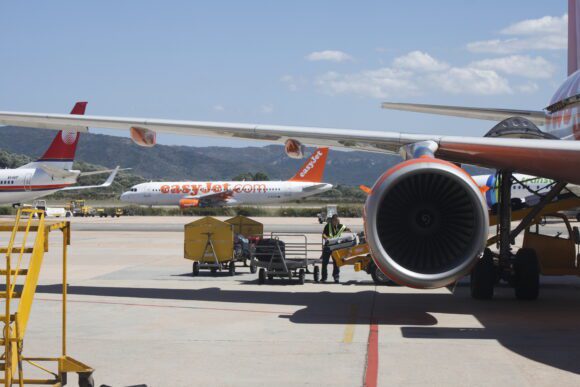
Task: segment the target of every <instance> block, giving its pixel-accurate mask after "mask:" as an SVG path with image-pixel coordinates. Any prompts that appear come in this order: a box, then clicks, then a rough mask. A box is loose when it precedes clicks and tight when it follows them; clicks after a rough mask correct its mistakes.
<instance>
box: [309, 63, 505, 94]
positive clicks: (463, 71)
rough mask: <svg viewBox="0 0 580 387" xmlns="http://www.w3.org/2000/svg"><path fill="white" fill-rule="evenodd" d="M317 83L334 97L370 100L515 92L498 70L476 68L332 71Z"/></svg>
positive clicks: (322, 76) (319, 78)
mask: <svg viewBox="0 0 580 387" xmlns="http://www.w3.org/2000/svg"><path fill="white" fill-rule="evenodd" d="M421 69H422V70H423V69H424V68H422V67H421ZM315 83H316V86H317V87H318V88H319V89H320V90H321V91H322V92H325V93H328V94H330V95H338V94H354V95H358V96H363V97H370V98H389V97H393V96H397V97H400V96H408V95H417V94H421V93H424V92H428V91H437V92H441V91H442V92H445V93H450V94H476V95H499V94H511V93H513V90H512V88H511V87H510V85H509V81H508V80H507V79H506V78H504V77H502V76H501V75H499V74H498V73H497V72H496V71H495V70H491V69H479V68H475V67H448V68H447V69H442V70H440V71H436V72H434V71H431V72H425V71H424V70H423V71H418V72H415V71H411V70H407V69H401V68H396V67H393V68H390V67H383V68H380V69H376V70H365V71H361V72H358V73H352V74H342V73H337V72H333V71H331V72H327V73H325V74H323V75H321V76H319V77H318V78H317V79H316V81H315Z"/></svg>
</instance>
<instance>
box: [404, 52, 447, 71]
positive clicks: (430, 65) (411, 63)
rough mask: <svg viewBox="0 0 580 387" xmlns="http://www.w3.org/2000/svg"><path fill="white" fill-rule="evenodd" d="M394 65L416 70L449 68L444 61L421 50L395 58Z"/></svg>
mask: <svg viewBox="0 0 580 387" xmlns="http://www.w3.org/2000/svg"><path fill="white" fill-rule="evenodd" d="M393 66H394V67H399V68H404V69H409V70H416V71H425V72H430V71H442V70H446V69H448V68H449V65H448V64H447V63H445V62H440V61H438V60H437V59H435V58H433V57H432V56H431V55H429V54H427V53H425V52H422V51H412V52H410V53H408V54H406V55H403V56H400V57H398V58H395V60H394V61H393Z"/></svg>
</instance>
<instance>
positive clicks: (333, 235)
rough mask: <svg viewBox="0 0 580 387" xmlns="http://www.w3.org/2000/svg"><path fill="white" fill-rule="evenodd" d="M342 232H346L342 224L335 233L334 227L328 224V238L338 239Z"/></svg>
mask: <svg viewBox="0 0 580 387" xmlns="http://www.w3.org/2000/svg"><path fill="white" fill-rule="evenodd" d="M344 230H346V226H345V225H344V224H343V225H342V227H341V228H340V229H338V230H337V231H336V232H333V231H334V227H332V224H330V223H329V224H328V236H329V237H330V239H332V238H338V237H339V236H340V235H341V234H342V232H343V231H344Z"/></svg>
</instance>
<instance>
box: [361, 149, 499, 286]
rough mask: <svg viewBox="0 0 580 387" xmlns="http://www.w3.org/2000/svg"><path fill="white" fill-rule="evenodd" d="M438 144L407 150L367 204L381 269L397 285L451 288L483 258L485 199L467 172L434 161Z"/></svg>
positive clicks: (372, 242)
mask: <svg viewBox="0 0 580 387" xmlns="http://www.w3.org/2000/svg"><path fill="white" fill-rule="evenodd" d="M436 148H437V144H435V143H433V142H428V143H420V144H415V145H413V146H412V147H411V148H410V149H405V152H406V153H407V154H406V156H407V157H413V159H411V160H407V161H404V162H402V163H400V164H398V165H397V166H395V167H393V168H391V169H390V170H388V171H387V172H385V173H384V174H383V175H382V176H381V177H380V178H379V180H377V182H376V183H375V185H374V187H373V189H372V193H371V194H370V195H369V197H368V198H367V202H366V205H365V229H366V235H367V241H368V243H369V246H370V248H371V251H372V256H373V259H374V261H375V263H376V264H377V266H378V267H379V268H380V269H381V270H382V271H383V272H384V273H385V274H386V275H388V276H389V277H390V278H392V279H393V280H395V281H396V282H398V283H400V284H402V285H407V286H411V287H417V288H437V287H442V286H446V285H448V284H450V283H452V282H454V281H456V280H458V279H460V278H461V277H462V276H464V275H465V274H467V273H468V272H469V270H470V269H471V267H472V266H473V264H474V263H475V262H476V261H477V259H478V258H479V257H480V256H481V254H482V252H483V249H484V246H485V243H486V240H487V236H488V228H489V219H488V213H487V207H486V204H485V199H484V197H483V195H482V193H481V192H480V190H479V187H478V186H477V185H476V184H475V182H474V181H473V180H472V179H471V176H469V175H468V174H467V173H466V172H465V171H464V170H462V169H461V168H459V167H457V166H456V165H454V164H451V163H449V162H446V161H442V160H439V159H436V158H434V157H433V153H434V151H435V150H436Z"/></svg>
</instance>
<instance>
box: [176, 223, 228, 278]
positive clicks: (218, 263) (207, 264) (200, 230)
mask: <svg viewBox="0 0 580 387" xmlns="http://www.w3.org/2000/svg"><path fill="white" fill-rule="evenodd" d="M233 227H234V226H233V225H231V224H229V223H225V222H222V221H220V220H218V219H215V218H212V217H210V216H206V217H205V218H201V219H199V220H196V221H194V222H191V223H189V224H186V225H185V240H184V257H185V258H186V259H189V260H192V261H193V267H192V275H193V276H194V277H195V276H197V275H199V272H200V270H203V269H206V270H207V269H209V270H210V271H211V273H212V274H215V273H216V272H217V271H220V272H221V271H222V270H223V271H227V272H228V273H229V274H230V275H234V274H236V265H235V263H234V262H235V259H236V257H235V254H234V231H233Z"/></svg>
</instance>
